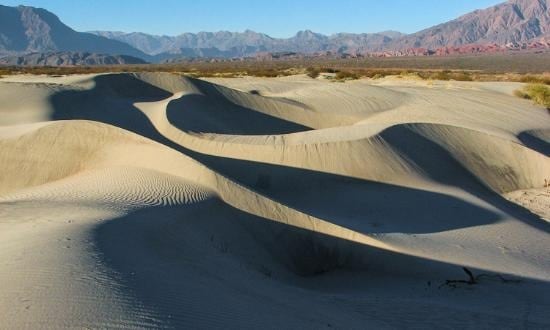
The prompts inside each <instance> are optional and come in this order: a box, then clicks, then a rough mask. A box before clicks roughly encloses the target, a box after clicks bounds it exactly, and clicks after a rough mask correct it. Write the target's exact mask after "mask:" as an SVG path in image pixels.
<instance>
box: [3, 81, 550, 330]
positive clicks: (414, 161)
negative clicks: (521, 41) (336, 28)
mask: <svg viewBox="0 0 550 330" xmlns="http://www.w3.org/2000/svg"><path fill="white" fill-rule="evenodd" d="M0 87H1V88H0V98H1V99H2V101H3V102H1V103H0V125H1V126H0V166H1V168H2V175H1V177H0V266H1V267H0V282H1V283H3V284H4V287H3V290H1V291H0V310H2V311H3V313H2V316H1V321H2V324H3V326H5V327H7V328H36V327H43V326H46V327H51V328H59V327H99V328H101V327H129V328H135V327H138V328H141V327H153V328H155V327H162V328H166V327H168V328H171V327H175V328H181V327H186V328H259V327H262V328H266V327H268V328H312V329H318V328H365V327H368V326H372V327H377V328H396V327H419V326H420V327H453V328H458V327H461V328H462V327H474V326H475V327H511V328H520V327H535V328H545V327H549V326H550V320H549V319H548V317H547V315H546V311H547V310H548V309H549V308H550V303H549V302H548V299H547V297H548V294H550V286H549V285H548V282H549V281H550V260H549V255H548V251H549V250H550V239H549V232H548V231H549V227H548V210H549V209H550V195H549V194H548V193H547V190H548V188H546V187H544V185H545V180H550V160H549V158H548V155H549V153H548V150H549V147H548V146H549V144H550V139H549V134H548V132H550V117H549V116H548V113H547V111H546V110H545V109H542V108H538V107H536V106H533V105H531V104H530V103H528V102H526V101H524V100H521V99H518V98H515V97H513V96H512V95H511V93H512V91H513V90H514V88H515V87H517V86H516V85H513V84H502V83H461V82H434V83H432V84H426V83H425V82H421V81H407V80H395V79H392V78H387V79H381V80H376V81H369V80H359V81H353V82H346V83H330V82H328V81H324V80H320V79H317V80H314V79H310V78H308V77H305V76H294V77H285V78H277V79H260V78H243V79H210V80H198V79H192V78H185V77H180V76H176V75H170V74H159V73H136V74H103V75H83V76H70V77H42V76H15V77H9V78H3V79H0ZM461 267H468V268H469V269H471V270H472V271H473V272H474V274H476V275H480V274H483V275H482V276H480V277H478V283H477V284H475V285H469V284H466V283H456V285H455V284H452V283H451V285H446V284H445V283H446V280H457V279H467V276H466V274H465V273H464V272H463V271H462V269H461ZM503 279H504V280H503Z"/></svg>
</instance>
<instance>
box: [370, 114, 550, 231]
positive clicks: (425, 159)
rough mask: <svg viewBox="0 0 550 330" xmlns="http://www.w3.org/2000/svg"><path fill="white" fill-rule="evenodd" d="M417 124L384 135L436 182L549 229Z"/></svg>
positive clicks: (383, 136)
mask: <svg viewBox="0 0 550 330" xmlns="http://www.w3.org/2000/svg"><path fill="white" fill-rule="evenodd" d="M415 127H416V125H415V124H409V125H406V126H405V125H399V126H393V127H390V128H388V129H386V130H384V131H383V132H382V133H381V134H380V136H381V137H382V138H383V139H384V141H386V142H387V143H388V144H389V145H390V146H391V147H392V148H393V149H394V150H395V151H396V152H397V153H398V154H399V155H401V156H402V157H403V158H405V159H408V160H410V161H412V162H413V163H414V164H415V165H416V166H418V167H419V168H421V169H422V171H423V173H424V174H425V175H427V176H428V177H430V178H431V179H433V180H434V181H437V182H439V183H442V184H445V185H449V186H454V187H458V188H460V189H462V190H464V191H466V192H468V193H469V194H471V195H473V196H475V197H477V198H479V199H481V200H483V201H485V202H487V203H488V204H490V205H492V206H494V207H495V208H497V209H499V210H501V211H503V212H504V213H507V214H509V215H512V216H514V217H515V218H516V219H519V220H522V221H523V222H524V223H526V224H528V225H530V226H532V227H534V228H537V229H539V230H543V231H546V232H548V228H549V227H548V225H547V224H546V223H545V222H544V221H541V220H540V218H539V217H538V216H536V215H534V214H532V213H531V212H529V211H527V210H525V209H523V208H522V207H520V206H519V205H517V204H514V203H512V202H510V201H508V200H507V199H505V198H504V197H502V196H501V195H500V194H498V193H496V192H494V191H492V190H491V189H490V188H488V187H487V186H485V185H484V184H483V183H482V182H481V181H480V180H479V179H478V178H476V177H475V176H474V175H473V174H472V173H471V172H470V171H468V170H467V169H466V168H464V167H463V166H462V165H461V164H460V163H459V162H458V161H457V160H456V159H455V158H454V157H453V156H452V155H451V154H450V153H449V152H448V151H447V150H446V149H444V148H443V147H442V146H440V145H438V144H437V143H435V142H434V141H431V140H430V139H428V138H426V137H424V136H423V135H421V134H420V133H418V132H417V131H416V130H415ZM514 175H516V174H514V173H513V172H511V173H510V178H512V179H514Z"/></svg>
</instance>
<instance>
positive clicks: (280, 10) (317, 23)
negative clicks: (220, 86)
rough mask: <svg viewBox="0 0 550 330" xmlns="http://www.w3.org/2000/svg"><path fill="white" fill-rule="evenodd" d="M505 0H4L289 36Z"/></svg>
mask: <svg viewBox="0 0 550 330" xmlns="http://www.w3.org/2000/svg"><path fill="white" fill-rule="evenodd" d="M503 1H504V0H363V1H360V0H332V1H330V0H157V1H154V0H87V1H82V0H19V1H13V0H0V4H3V5H7V6H16V5H20V4H23V5H29V6H35V7H42V8H45V9H48V10H50V11H52V12H53V13H55V14H57V15H58V16H59V17H60V18H61V20H62V21H63V22H64V23H66V24H67V25H69V26H70V27H72V28H73V29H75V30H77V31H90V30H110V31H125V32H133V31H139V32H145V33H151V34H165V35H177V34H180V33H183V32H198V31H219V30H228V31H244V30H246V29H251V30H254V31H257V32H263V33H267V34H268V35H270V36H273V37H290V36H292V35H294V34H295V33H296V32H297V31H299V30H305V29H309V30H312V31H315V32H321V33H324V34H332V33H336V32H354V33H357V32H378V31H384V30H398V31H401V32H405V33H411V32H416V31H419V30H421V29H424V28H427V27H430V26H432V25H435V24H438V23H442V22H445V21H448V20H450V19H453V18H455V17H457V16H460V15H462V14H465V13H467V12H470V11H472V10H474V9H481V8H486V7H489V6H492V5H494V4H497V3H500V2H503Z"/></svg>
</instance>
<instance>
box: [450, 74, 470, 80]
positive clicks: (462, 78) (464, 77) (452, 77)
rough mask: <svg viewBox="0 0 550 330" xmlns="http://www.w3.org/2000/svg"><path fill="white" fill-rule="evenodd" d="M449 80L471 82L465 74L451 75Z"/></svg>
mask: <svg viewBox="0 0 550 330" xmlns="http://www.w3.org/2000/svg"><path fill="white" fill-rule="evenodd" d="M451 79H453V80H457V81H473V79H472V77H471V76H470V75H469V74H468V73H466V72H457V73H454V74H452V75H451Z"/></svg>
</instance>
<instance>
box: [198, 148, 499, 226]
mask: <svg viewBox="0 0 550 330" xmlns="http://www.w3.org/2000/svg"><path fill="white" fill-rule="evenodd" d="M193 157H194V158H195V159H197V160H199V161H200V162H202V163H203V164H205V165H207V166H208V167H209V168H211V169H213V170H214V171H216V172H218V173H221V174H223V175H224V176H226V177H228V178H230V179H232V180H234V181H236V182H238V183H240V184H242V185H245V186H247V187H249V188H251V189H253V190H255V191H257V192H259V193H261V194H262V195H265V196H268V197H270V198H272V199H274V200H276V201H278V202H281V203H282V204H285V205H287V206H289V207H292V208H294V209H297V210H299V211H302V212H304V213H307V214H310V215H313V216H315V217H318V218H321V219H324V220H327V221H330V222H332V223H335V224H338V225H340V226H343V227H346V228H349V229H352V230H355V231H358V232H362V233H365V234H369V233H415V234H420V233H434V232H441V231H446V230H454V229H460V228H466V227H472V226H482V225H487V224H490V223H493V222H495V221H498V220H499V218H500V216H499V215H498V214H497V213H494V212H491V211H488V210H486V209H483V208H481V207H478V206H475V205H472V204H470V203H467V202H465V201H462V200H460V199H458V198H455V197H451V196H448V195H443V194H439V193H433V192H428V191H423V190H418V189H412V188H407V187H402V186H396V185H392V184H387V183H380V182H373V181H369V180H363V179H356V178H352V177H348V176H342V175H336V174H330V173H324V172H319V171H313V170H307V169H300V168H295V167H288V166H282V165H271V164H265V163H259V162H253V161H245V160H237V159H230V158H222V157H215V156H209V155H203V154H195V155H193Z"/></svg>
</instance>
